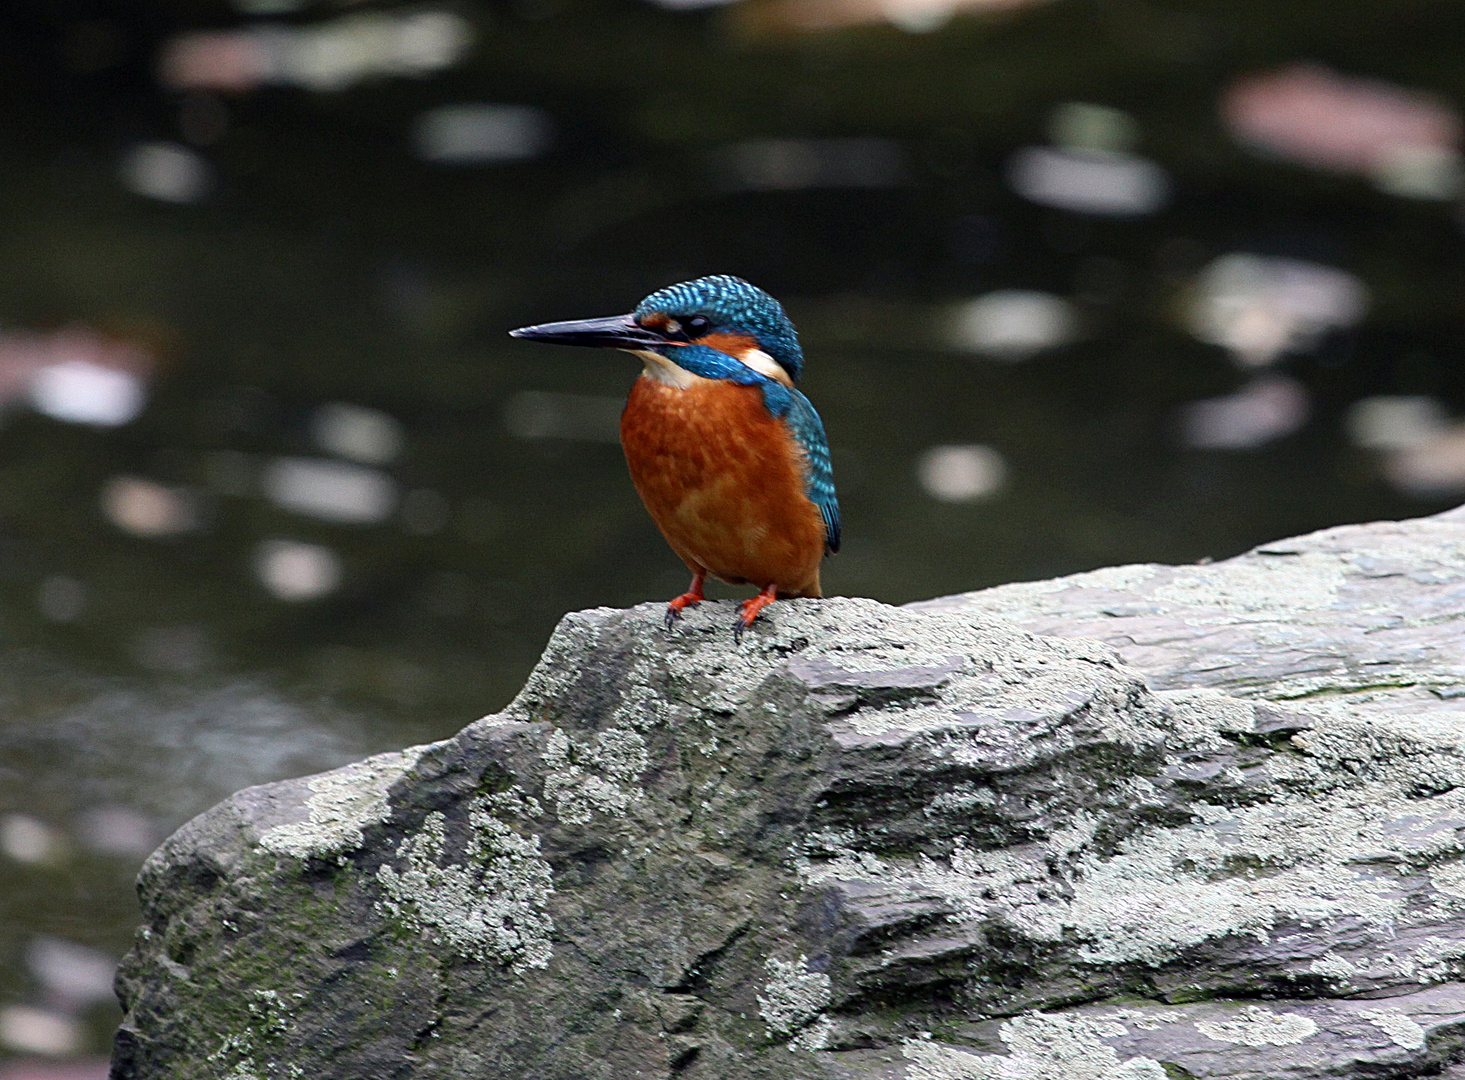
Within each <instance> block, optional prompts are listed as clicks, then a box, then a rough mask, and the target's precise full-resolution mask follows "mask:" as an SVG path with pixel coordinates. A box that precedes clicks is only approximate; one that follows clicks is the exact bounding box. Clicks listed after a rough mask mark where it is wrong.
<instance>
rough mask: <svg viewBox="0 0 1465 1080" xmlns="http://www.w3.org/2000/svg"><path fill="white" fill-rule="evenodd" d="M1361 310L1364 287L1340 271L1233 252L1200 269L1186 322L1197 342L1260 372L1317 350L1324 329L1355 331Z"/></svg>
mask: <svg viewBox="0 0 1465 1080" xmlns="http://www.w3.org/2000/svg"><path fill="white" fill-rule="evenodd" d="M1368 305H1369V295H1368V289H1367V287H1366V286H1365V285H1364V284H1363V282H1361V281H1359V280H1358V278H1356V277H1354V276H1353V275H1352V274H1350V273H1348V272H1347V271H1344V270H1339V269H1337V268H1336V267H1332V266H1322V265H1320V264H1318V263H1313V262H1309V261H1307V260H1304V259H1293V258H1283V257H1278V256H1269V255H1256V254H1252V253H1249V252H1233V253H1231V254H1229V255H1223V256H1221V257H1220V258H1218V259H1216V260H1215V261H1213V262H1212V263H1210V264H1209V265H1208V266H1206V268H1205V269H1204V270H1202V271H1201V273H1200V276H1199V277H1198V279H1197V281H1196V285H1195V295H1194V300H1193V301H1192V303H1191V306H1190V311H1189V324H1190V330H1191V332H1192V333H1193V334H1195V336H1196V337H1198V338H1200V339H1201V340H1202V341H1207V342H1210V343H1212V344H1215V345H1220V346H1222V347H1223V348H1226V349H1228V350H1229V351H1230V352H1231V354H1232V356H1233V357H1234V358H1235V359H1236V361H1237V363H1239V364H1241V365H1242V366H1243V367H1262V366H1265V365H1267V364H1270V363H1272V362H1273V361H1275V360H1276V359H1277V358H1278V357H1280V356H1282V355H1283V354H1284V353H1288V352H1295V351H1302V352H1305V351H1307V350H1310V349H1312V348H1314V347H1316V345H1317V343H1318V342H1319V340H1320V339H1321V338H1322V336H1323V335H1324V334H1325V333H1327V332H1328V331H1330V330H1335V329H1345V328H1348V327H1351V326H1355V325H1357V323H1358V322H1360V321H1361V320H1362V319H1363V317H1364V315H1366V314H1367V313H1368Z"/></svg>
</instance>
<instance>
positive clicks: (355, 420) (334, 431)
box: [310, 401, 405, 465]
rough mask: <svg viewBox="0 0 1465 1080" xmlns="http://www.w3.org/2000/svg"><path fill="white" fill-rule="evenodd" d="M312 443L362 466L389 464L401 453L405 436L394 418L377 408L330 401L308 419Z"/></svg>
mask: <svg viewBox="0 0 1465 1080" xmlns="http://www.w3.org/2000/svg"><path fill="white" fill-rule="evenodd" d="M310 434H311V437H312V438H314V439H315V444H316V445H317V446H319V447H320V448H321V449H322V450H324V451H326V452H327V453H331V454H335V455H337V456H338V457H343V458H347V459H349V460H351V461H357V462H360V463H361V464H363V465H390V464H391V463H392V462H394V461H396V460H397V458H398V457H400V456H401V454H402V447H403V445H404V443H405V436H404V434H403V432H402V425H401V424H400V423H399V422H398V421H397V419H396V417H394V416H391V415H390V414H388V413H384V412H382V411H381V410H380V409H368V408H366V407H365V406H363V405H350V404H347V403H345V402H341V401H333V402H330V403H329V404H326V405H322V406H321V407H320V408H319V409H317V410H316V411H315V414H314V415H313V416H312V417H311V420H310Z"/></svg>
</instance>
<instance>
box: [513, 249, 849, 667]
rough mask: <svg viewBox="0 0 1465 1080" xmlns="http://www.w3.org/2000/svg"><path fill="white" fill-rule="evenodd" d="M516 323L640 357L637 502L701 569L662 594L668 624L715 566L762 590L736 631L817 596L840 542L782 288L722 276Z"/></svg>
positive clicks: (632, 459)
mask: <svg viewBox="0 0 1465 1080" xmlns="http://www.w3.org/2000/svg"><path fill="white" fill-rule="evenodd" d="M511 334H512V336H513V337H516V338H526V339H529V340H533V341H549V342H555V343H557V344H561V345H593V346H599V347H601V348H608V349H623V350H625V351H626V352H629V353H632V354H634V355H635V356H638V357H639V358H640V359H641V363H642V369H641V377H640V378H638V379H637V380H636V383H635V385H634V386H632V387H631V393H630V397H629V398H627V400H626V407H625V410H624V412H622V414H621V446H622V448H624V450H625V452H626V463H627V465H629V466H630V469H631V479H632V481H633V482H634V483H635V485H636V490H637V492H639V493H640V495H641V501H642V502H643V503H645V504H646V509H647V510H648V511H650V512H651V517H652V519H653V520H654V521H655V522H656V525H657V528H659V529H660V530H661V534H662V535H663V536H664V537H666V540H667V543H669V544H670V545H671V546H672V550H673V551H675V552H676V553H677V554H678V555H679V556H681V558H682V561H683V562H685V563H686V564H687V566H688V567H689V568H690V569H691V571H692V584H691V585H690V586H689V587H688V589H687V591H686V592H685V593H683V594H682V595H681V596H678V597H677V598H676V599H675V600H672V601H671V603H670V604H668V605H667V611H666V624H667V627H668V629H670V627H671V625H672V623H673V622H675V621H676V619H677V618H678V617H679V616H680V615H681V612H682V610H683V609H684V608H687V607H690V606H691V605H693V604H697V603H700V602H701V601H703V600H705V599H706V597H705V596H703V595H702V585H703V583H704V582H705V581H706V579H707V575H708V574H712V575H713V576H715V577H718V578H721V579H722V580H723V581H726V582H729V583H731V584H734V585H743V584H752V585H756V586H757V587H758V589H759V590H760V591H759V593H758V595H757V596H756V597H753V598H752V599H750V600H745V601H744V602H743V603H742V604H741V605H740V607H739V610H738V619H737V622H736V623H735V624H734V627H733V634H734V637H736V638H738V639H741V637H742V634H743V631H744V630H746V629H747V628H748V627H749V626H751V625H752V623H753V620H754V619H756V618H757V617H758V613H759V612H760V611H762V610H763V609H764V608H765V607H767V606H768V605H769V604H771V603H773V601H774V600H776V599H778V598H780V597H794V596H820V595H821V593H820V589H819V563H820V561H821V560H822V559H823V557H824V554H825V552H833V551H838V550H839V502H838V500H837V499H836V498H835V494H834V473H833V471H832V469H831V468H830V464H829V444H828V443H827V442H826V441H825V438H824V425H823V423H822V422H820V420H819V414H818V413H816V412H815V411H814V406H813V405H811V404H809V399H808V398H806V397H804V395H803V394H801V393H799V391H798V390H797V389H795V387H794V384H795V383H797V382H798V380H799V375H800V374H801V372H802V370H803V366H804V354H803V352H802V351H801V350H800V348H799V339H798V335H797V334H796V333H795V332H794V325H793V323H792V322H790V321H789V318H788V316H787V315H786V314H784V310H783V307H782V305H781V304H779V302H778V301H777V300H775V299H774V298H773V297H771V296H769V295H768V294H767V293H766V292H764V291H763V290H762V289H760V288H758V287H757V286H755V285H750V284H749V283H748V282H746V281H744V280H742V279H741V278H736V277H730V276H728V275H725V274H718V275H714V276H712V277H704V278H698V279H697V280H695V281H685V282H682V283H681V284H679V285H671V286H668V287H667V288H665V289H661V290H659V291H657V292H654V293H652V294H651V295H650V296H648V297H646V299H644V300H642V301H641V303H640V304H638V305H637V306H636V310H635V311H633V312H631V313H630V314H629V315H614V316H611V317H609V318H604V319H583V320H577V321H572V322H557V323H545V324H543V325H541V326H526V327H524V328H522V329H519V330H514V331H511Z"/></svg>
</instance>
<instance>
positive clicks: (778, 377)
mask: <svg viewBox="0 0 1465 1080" xmlns="http://www.w3.org/2000/svg"><path fill="white" fill-rule="evenodd" d="M737 359H739V360H741V361H742V362H743V363H745V364H747V365H748V367H750V368H752V369H753V370H754V371H756V372H757V373H758V374H760V375H767V376H768V377H769V378H770V379H772V380H773V381H774V382H781V383H783V385H784V386H792V385H793V380H792V379H790V378H789V374H788V372H787V371H785V370H783V365H782V364H780V363H779V362H778V361H777V360H775V359H773V357H771V356H769V355H768V354H767V353H766V352H764V351H763V350H762V349H749V350H748V351H747V352H745V353H743V355H742V356H739V357H738V358H737Z"/></svg>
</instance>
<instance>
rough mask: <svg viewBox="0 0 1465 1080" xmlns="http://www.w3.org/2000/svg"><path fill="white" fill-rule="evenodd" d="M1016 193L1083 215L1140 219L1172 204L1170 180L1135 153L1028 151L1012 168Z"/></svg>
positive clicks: (1012, 161)
mask: <svg viewBox="0 0 1465 1080" xmlns="http://www.w3.org/2000/svg"><path fill="white" fill-rule="evenodd" d="M1007 180H1008V183H1010V184H1011V185H1012V190H1013V191H1015V192H1017V193H1018V194H1019V195H1021V196H1022V197H1023V198H1024V199H1027V200H1028V201H1029V202H1035V203H1038V204H1039V205H1041V206H1052V207H1056V208H1058V209H1060V210H1069V211H1072V212H1074V213H1080V214H1102V215H1106V216H1110V217H1140V216H1143V215H1145V214H1153V213H1155V211H1157V210H1159V209H1161V208H1162V207H1164V205H1165V204H1166V203H1167V202H1169V201H1170V180H1169V177H1167V176H1166V175H1165V170H1164V169H1162V168H1160V166H1158V165H1156V164H1155V163H1154V162H1153V161H1146V160H1145V159H1144V158H1141V157H1135V156H1134V155H1132V154H1123V153H1104V154H1095V153H1091V152H1076V151H1073V150H1060V149H1054V148H1052V147H1047V146H1028V147H1024V148H1023V149H1021V150H1019V151H1017V153H1015V154H1013V155H1012V157H1011V159H1009V161H1008V163H1007Z"/></svg>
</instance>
